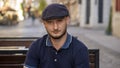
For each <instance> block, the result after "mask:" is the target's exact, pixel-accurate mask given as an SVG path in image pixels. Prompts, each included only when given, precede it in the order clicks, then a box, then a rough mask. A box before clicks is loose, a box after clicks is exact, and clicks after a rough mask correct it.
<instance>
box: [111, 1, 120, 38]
mask: <svg viewBox="0 0 120 68" xmlns="http://www.w3.org/2000/svg"><path fill="white" fill-rule="evenodd" d="M119 3H120V2H119ZM112 6H113V18H112V29H113V32H112V34H113V35H114V36H116V37H119V38H120V11H119V12H117V11H116V0H112Z"/></svg>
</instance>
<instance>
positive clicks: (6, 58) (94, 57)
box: [0, 38, 99, 68]
mask: <svg viewBox="0 0 120 68" xmlns="http://www.w3.org/2000/svg"><path fill="white" fill-rule="evenodd" d="M34 40H35V38H27V39H26V38H17V39H16V38H12V39H2V40H1V39H0V47H1V46H6V47H7V46H25V47H26V48H28V47H29V45H30V44H31V43H32V42H33V41H34ZM26 52H27V49H22V50H0V68H23V63H24V61H25V57H26ZM89 58H90V68H99V49H89Z"/></svg>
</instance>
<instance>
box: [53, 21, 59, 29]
mask: <svg viewBox="0 0 120 68" xmlns="http://www.w3.org/2000/svg"><path fill="white" fill-rule="evenodd" d="M53 28H54V29H58V24H57V22H56V21H54V24H53Z"/></svg>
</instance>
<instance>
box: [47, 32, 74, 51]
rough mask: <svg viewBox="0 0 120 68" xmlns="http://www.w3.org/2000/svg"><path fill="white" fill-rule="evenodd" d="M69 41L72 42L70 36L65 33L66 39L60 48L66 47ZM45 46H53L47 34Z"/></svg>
mask: <svg viewBox="0 0 120 68" xmlns="http://www.w3.org/2000/svg"><path fill="white" fill-rule="evenodd" d="M71 42H72V36H71V35H69V34H67V39H66V41H65V43H64V45H63V46H62V49H66V48H68V47H69V45H70V43H71ZM46 46H53V45H52V42H51V41H50V38H49V35H48V36H47V38H46Z"/></svg>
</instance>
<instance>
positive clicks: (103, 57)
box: [0, 19, 120, 68]
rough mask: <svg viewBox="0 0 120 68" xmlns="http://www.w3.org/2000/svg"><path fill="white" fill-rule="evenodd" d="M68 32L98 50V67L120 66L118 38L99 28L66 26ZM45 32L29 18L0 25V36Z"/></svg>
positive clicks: (115, 67)
mask: <svg viewBox="0 0 120 68" xmlns="http://www.w3.org/2000/svg"><path fill="white" fill-rule="evenodd" d="M68 32H69V33H70V34H72V35H74V36H77V37H78V39H79V40H81V41H83V42H84V43H85V44H86V45H87V47H88V48H89V49H95V48H97V49H99V50H100V68H120V39H119V38H116V37H114V36H107V35H105V33H104V30H101V29H86V28H80V27H76V26H68ZM45 33H46V31H45V29H44V27H43V25H42V23H40V22H39V21H38V20H35V21H34V22H31V19H27V20H25V21H22V22H19V24H18V25H16V26H0V37H41V36H42V35H44V34H45Z"/></svg>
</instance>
